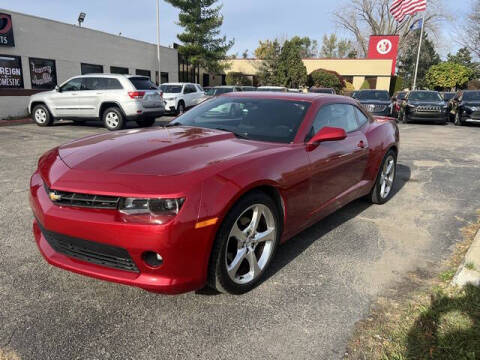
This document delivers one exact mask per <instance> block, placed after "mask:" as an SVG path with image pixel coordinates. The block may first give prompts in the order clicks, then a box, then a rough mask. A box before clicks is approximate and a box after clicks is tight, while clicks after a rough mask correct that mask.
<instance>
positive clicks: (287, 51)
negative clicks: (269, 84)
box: [276, 39, 307, 88]
mask: <svg viewBox="0 0 480 360" xmlns="http://www.w3.org/2000/svg"><path fill="white" fill-rule="evenodd" d="M302 50H303V48H302V44H301V43H300V42H298V41H296V39H292V40H287V41H286V42H285V43H284V44H283V47H282V50H281V51H280V56H279V59H278V68H277V69H276V78H277V83H278V84H279V85H282V86H285V87H288V88H300V87H302V86H305V85H306V84H307V68H306V67H305V65H304V64H303V61H302V56H301V55H302Z"/></svg>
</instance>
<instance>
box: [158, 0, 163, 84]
mask: <svg viewBox="0 0 480 360" xmlns="http://www.w3.org/2000/svg"><path fill="white" fill-rule="evenodd" d="M157 65H158V85H160V84H161V82H162V72H161V71H160V3H159V0H157Z"/></svg>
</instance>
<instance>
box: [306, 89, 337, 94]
mask: <svg viewBox="0 0 480 360" xmlns="http://www.w3.org/2000/svg"><path fill="white" fill-rule="evenodd" d="M310 92H312V93H317V94H333V93H335V92H334V91H333V89H321V88H312V89H310Z"/></svg>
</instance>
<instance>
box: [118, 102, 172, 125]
mask: <svg viewBox="0 0 480 360" xmlns="http://www.w3.org/2000/svg"><path fill="white" fill-rule="evenodd" d="M122 110H123V112H124V113H125V117H126V118H127V120H129V121H131V120H141V119H145V118H157V117H160V116H162V115H163V114H164V113H165V105H164V101H162V103H161V105H160V106H156V107H144V106H143V105H142V103H141V102H140V101H129V102H127V103H125V104H122Z"/></svg>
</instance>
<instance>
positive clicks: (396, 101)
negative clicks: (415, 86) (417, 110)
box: [392, 91, 407, 118]
mask: <svg viewBox="0 0 480 360" xmlns="http://www.w3.org/2000/svg"><path fill="white" fill-rule="evenodd" d="M406 96H407V91H397V92H396V93H394V94H393V96H392V117H394V118H396V117H398V113H399V111H400V107H401V106H402V102H403V100H405V97H406Z"/></svg>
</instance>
